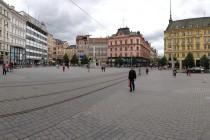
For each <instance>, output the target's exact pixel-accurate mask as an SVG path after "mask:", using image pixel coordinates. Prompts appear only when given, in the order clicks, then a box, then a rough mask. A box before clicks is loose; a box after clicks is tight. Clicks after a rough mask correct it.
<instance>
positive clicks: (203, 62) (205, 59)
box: [200, 55, 209, 69]
mask: <svg viewBox="0 0 210 140" xmlns="http://www.w3.org/2000/svg"><path fill="white" fill-rule="evenodd" d="M200 64H201V66H202V67H204V68H205V69H209V59H208V57H207V56H206V55H204V56H202V57H201V59H200Z"/></svg>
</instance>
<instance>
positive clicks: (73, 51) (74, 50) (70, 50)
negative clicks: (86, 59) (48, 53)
mask: <svg viewBox="0 0 210 140" xmlns="http://www.w3.org/2000/svg"><path fill="white" fill-rule="evenodd" d="M65 53H66V54H67V55H68V57H69V59H70V60H71V59H72V57H73V55H75V54H77V48H76V45H70V46H68V47H67V48H66V49H65Z"/></svg>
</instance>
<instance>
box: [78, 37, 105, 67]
mask: <svg viewBox="0 0 210 140" xmlns="http://www.w3.org/2000/svg"><path fill="white" fill-rule="evenodd" d="M76 43H77V44H76V46H77V55H78V56H79V58H80V59H81V58H82V57H83V56H84V55H86V56H87V57H88V58H89V59H91V60H92V61H94V62H96V65H101V64H103V63H107V49H108V39H107V38H91V37H90V36H89V35H80V36H77V38H76Z"/></svg>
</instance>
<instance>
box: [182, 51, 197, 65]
mask: <svg viewBox="0 0 210 140" xmlns="http://www.w3.org/2000/svg"><path fill="white" fill-rule="evenodd" d="M184 65H185V67H186V68H192V67H194V66H195V60H194V57H193V54H192V53H191V52H189V53H188V54H187V56H186V58H185V60H184Z"/></svg>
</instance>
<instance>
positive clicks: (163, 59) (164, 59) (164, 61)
mask: <svg viewBox="0 0 210 140" xmlns="http://www.w3.org/2000/svg"><path fill="white" fill-rule="evenodd" d="M166 64H167V58H166V57H165V56H163V57H162V58H161V59H160V60H159V65H160V66H165V65H166Z"/></svg>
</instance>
